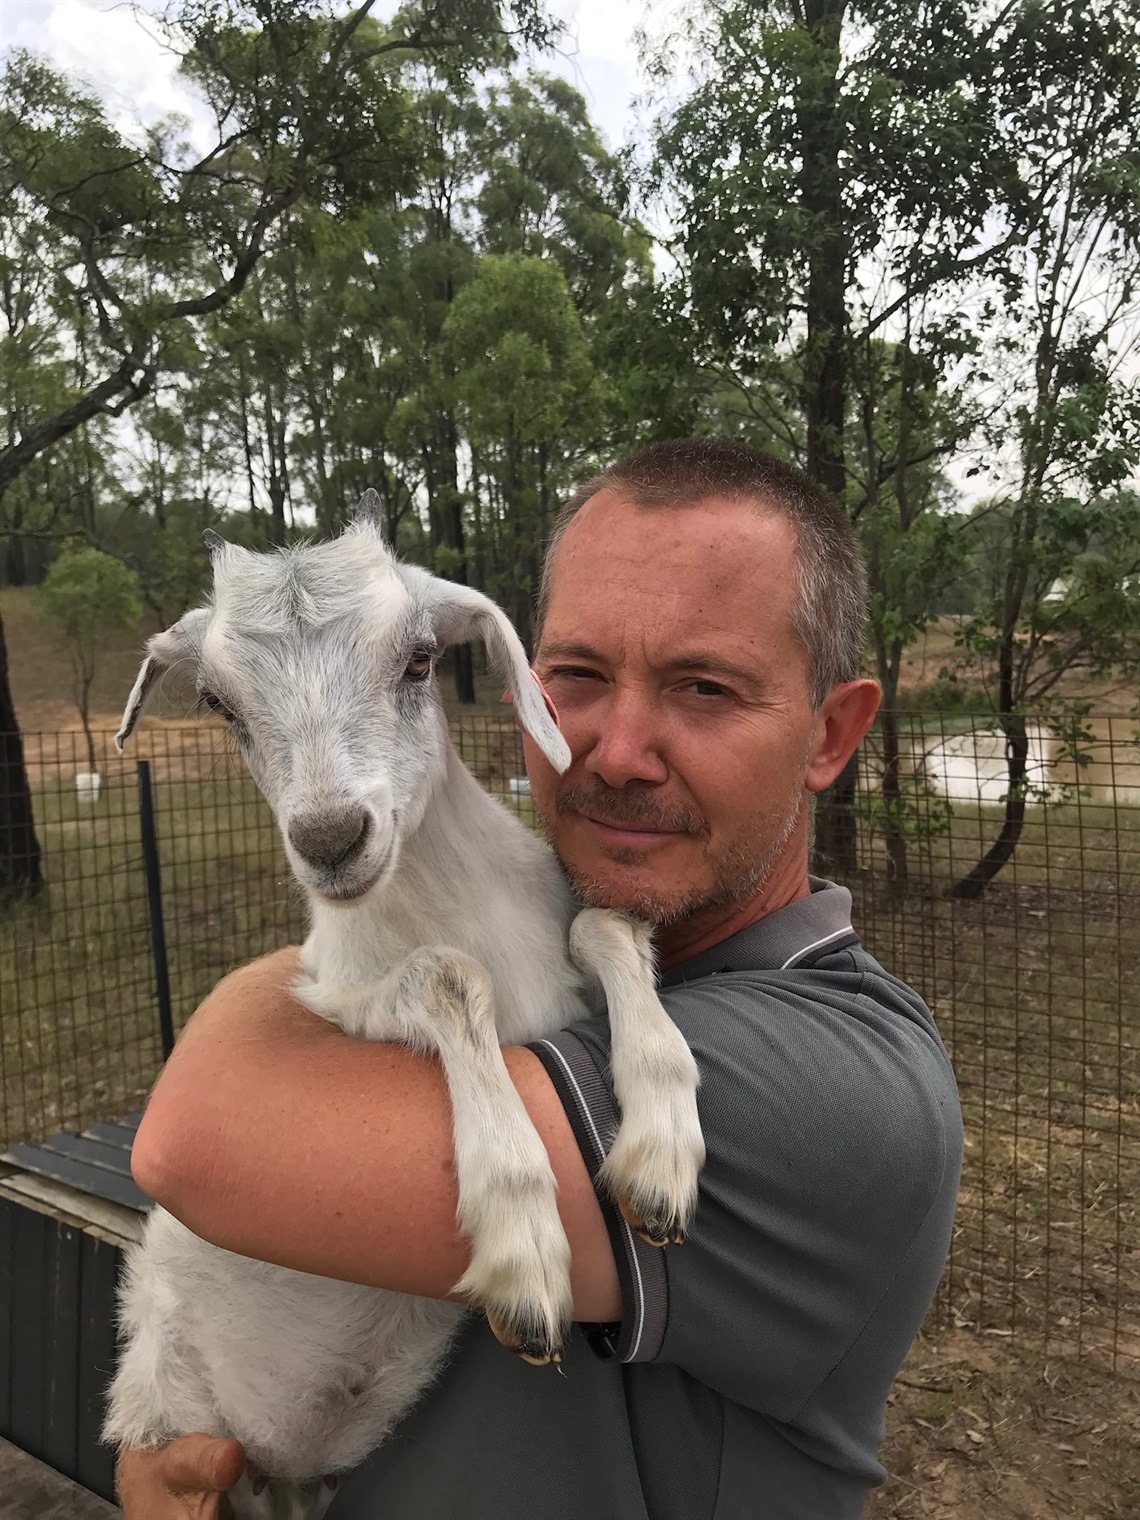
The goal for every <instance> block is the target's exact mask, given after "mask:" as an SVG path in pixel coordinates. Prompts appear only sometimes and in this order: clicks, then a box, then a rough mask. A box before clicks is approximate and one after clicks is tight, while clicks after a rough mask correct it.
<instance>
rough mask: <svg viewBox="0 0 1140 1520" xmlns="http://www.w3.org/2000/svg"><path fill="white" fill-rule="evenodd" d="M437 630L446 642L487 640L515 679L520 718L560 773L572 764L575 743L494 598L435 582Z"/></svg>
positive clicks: (505, 672) (502, 666)
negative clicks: (555, 716)
mask: <svg viewBox="0 0 1140 1520" xmlns="http://www.w3.org/2000/svg"><path fill="white" fill-rule="evenodd" d="M434 589H435V590H436V606H435V632H436V637H437V638H438V639H439V642H440V643H441V644H444V645H446V644H465V643H467V642H468V641H469V640H470V639H482V640H483V643H484V644H485V645H486V648H487V653H488V654H489V655H490V657H491V663H492V664H493V665H494V666H495V667H496V669H497V670H498V671H499V673H500V674H501V675H502V676H503V677H504V678H505V679H506V680H507V681H508V682H509V683H510V688H511V697H512V699H513V700H514V705H515V713H516V714H517V716H518V720H519V722H520V723H521V724H522V726H523V728H524V729H525V730H526V731H527V733H528V734H529V735H530V737H531V738H532V739H533V740H534V742H535V743H536V744H537V745H538V747H539V749H540V750H541V751H542V753H543V754H544V755H545V756H546V758H547V759H548V760H549V761H550V763H551V765H552V766H553V767H554V769H555V770H556V771H558V772H559V773H561V772H562V771H564V770H566V768H567V767H568V766H569V764H570V746H569V745H568V744H567V743H566V740H565V739H564V738H563V737H562V735H561V734H560V733H559V731H558V725H557V723H556V722H555V721H554V719H553V717H552V716H551V714H550V712H549V711H548V709H547V705H546V703H547V698H546V696H545V695H544V693H543V690H542V687H541V686H540V685H539V684H538V681H537V679H536V678H535V676H534V674H533V673H532V671H531V668H530V666H529V664H528V663H527V658H526V650H525V649H524V648H523V646H522V641H521V639H520V638H519V636H518V634H517V633H516V632H515V630H514V628H513V626H512V625H511V620H510V618H509V617H508V616H507V615H506V613H505V612H503V611H502V609H501V608H499V607H496V606H495V604H494V602H493V601H491V599H490V597H486V596H484V595H483V594H482V592H479V591H472V590H471V588H470V587H469V586H457V585H455V584H454V583H453V582H451V581H436V582H434Z"/></svg>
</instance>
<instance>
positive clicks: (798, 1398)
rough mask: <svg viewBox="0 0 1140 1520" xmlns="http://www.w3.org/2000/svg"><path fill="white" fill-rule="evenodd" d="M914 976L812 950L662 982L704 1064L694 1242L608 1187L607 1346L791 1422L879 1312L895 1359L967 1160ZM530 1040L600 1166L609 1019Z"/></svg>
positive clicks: (609, 1131) (607, 1123)
mask: <svg viewBox="0 0 1140 1520" xmlns="http://www.w3.org/2000/svg"><path fill="white" fill-rule="evenodd" d="M847 959H848V962H849V963H850V958H849V957H848V958H847ZM868 983H870V984H871V989H870V991H868ZM903 993H905V989H904V990H903ZM903 993H896V992H895V991H894V990H893V988H892V984H891V983H890V982H889V981H887V980H886V979H879V978H869V977H867V976H866V975H865V974H864V973H863V972H862V971H861V970H859V969H852V970H850V971H841V972H834V971H832V972H828V971H821V970H819V969H818V968H813V969H810V970H805V971H803V972H800V973H783V974H782V975H781V976H779V977H776V978H773V977H766V976H765V974H764V973H760V972H756V973H734V972H730V973H724V974H722V975H718V976H712V977H705V978H703V979H702V980H701V981H699V982H693V983H689V984H687V985H682V986H679V987H676V988H672V989H669V990H667V991H665V992H663V993H662V994H661V997H662V1002H663V1003H664V1005H665V1007H666V1010H667V1011H668V1013H669V1015H670V1016H671V1018H672V1019H673V1020H674V1022H675V1023H676V1024H677V1026H678V1027H679V1028H680V1030H681V1032H682V1033H683V1034H684V1035H685V1038H686V1039H687V1041H688V1043H689V1045H690V1048H691V1049H692V1051H693V1054H694V1056H695V1057H696V1060H697V1065H698V1068H699V1070H700V1074H701V1086H700V1091H699V1094H698V1103H699V1109H700V1116H701V1124H702V1128H703V1131H704V1137H705V1144H706V1148H707V1152H708V1155H707V1160H706V1163H705V1167H704V1170H703V1172H702V1174H701V1180H700V1201H699V1205H698V1209H697V1216H696V1219H695V1221H694V1224H693V1228H692V1230H691V1231H690V1234H689V1238H688V1240H687V1241H686V1242H685V1244H684V1245H683V1246H669V1247H667V1248H666V1249H665V1250H656V1249H654V1248H653V1247H650V1246H648V1245H646V1244H645V1243H644V1242H642V1241H641V1240H639V1239H638V1238H637V1237H636V1236H635V1235H634V1234H633V1232H632V1231H631V1230H630V1229H629V1227H628V1226H627V1225H626V1224H625V1222H624V1221H623V1220H622V1219H621V1217H620V1215H619V1214H618V1213H617V1210H616V1209H615V1208H613V1206H612V1205H611V1204H610V1203H609V1201H608V1200H606V1199H604V1198H603V1200H602V1202H603V1209H604V1210H605V1212H606V1216H607V1223H608V1225H609V1228H610V1234H611V1240H612V1242H613V1245H614V1254H615V1260H616V1261H617V1264H618V1270H619V1275H620V1277H621V1282H622V1305H623V1318H622V1322H621V1325H620V1328H619V1327H594V1328H593V1329H592V1330H589V1329H588V1330H587V1334H588V1336H589V1338H590V1339H591V1341H592V1343H593V1344H594V1346H595V1349H596V1350H598V1351H599V1352H600V1353H601V1354H603V1355H605V1354H608V1355H613V1356H616V1357H618V1358H619V1359H621V1360H624V1361H630V1362H639V1361H659V1362H667V1363H672V1364H675V1365H677V1366H680V1367H682V1368H683V1369H685V1370H686V1371H687V1372H689V1373H690V1374H692V1375H693V1376H694V1377H696V1378H698V1379H699V1380H700V1381H701V1382H703V1383H705V1384H707V1385H709V1386H711V1387H713V1388H715V1389H717V1390H718V1391H720V1392H721V1393H722V1394H724V1395H725V1396H726V1397H729V1398H732V1399H734V1400H736V1401H738V1402H740V1403H742V1404H744V1405H746V1406H748V1407H750V1408H753V1409H756V1410H758V1411H760V1412H762V1413H764V1414H766V1415H768V1416H769V1417H770V1418H774V1419H778V1420H786V1421H791V1420H793V1419H794V1417H795V1416H796V1414H797V1413H798V1412H799V1411H800V1410H801V1409H802V1408H803V1407H804V1405H805V1404H806V1403H807V1402H808V1401H809V1400H810V1399H811V1398H812V1396H813V1395H814V1394H815V1393H816V1392H817V1391H818V1390H819V1389H820V1388H821V1386H822V1385H823V1384H824V1383H825V1381H826V1380H827V1379H828V1378H829V1377H830V1376H831V1375H832V1374H833V1373H834V1372H835V1370H836V1369H837V1368H839V1367H840V1366H841V1365H842V1363H843V1361H844V1358H845V1357H847V1356H848V1353H849V1352H850V1351H851V1349H852V1347H853V1346H855V1344H856V1343H857V1342H858V1341H859V1338H860V1336H861V1335H862V1334H863V1333H864V1330H865V1329H866V1327H867V1326H869V1325H871V1324H872V1323H874V1325H875V1327H876V1330H875V1333H876V1336H878V1337H879V1338H881V1340H882V1342H883V1347H882V1350H883V1357H884V1366H888V1365H889V1367H891V1368H893V1367H897V1365H898V1363H899V1362H901V1360H902V1357H903V1355H905V1350H906V1346H907V1345H909V1342H910V1340H911V1339H912V1338H913V1335H914V1333H915V1332H916V1330H917V1329H918V1326H919V1324H920V1323H921V1319H922V1316H923V1314H924V1313H925V1310H926V1308H927V1306H928V1304H929V1301H930V1298H931V1296H932V1295H933V1292H934V1289H935V1287H936V1285H937V1281H938V1277H939V1273H940V1271H941V1267H942V1264H943V1261H944V1258H945V1253H946V1249H947V1245H948V1241H949V1232H950V1227H951V1222H952V1218H953V1207H954V1197H955V1193H956V1189H957V1179H958V1170H959V1166H960V1161H961V1119H960V1113H959V1109H958V1103H957V1095H956V1092H955V1088H954V1082H953V1077H952V1075H951V1073H950V1069H949V1063H948V1061H947V1059H946V1055H945V1052H944V1051H943V1050H942V1047H941V1044H940V1043H939V1041H938V1039H937V1036H936V1034H935V1033H934V1032H933V1029H932V1027H931V1026H930V1024H929V1015H926V1019H925V1021H924V1020H923V1019H922V1018H919V1017H916V1016H915V1008H914V1005H913V1004H910V1003H908V1001H907V998H906V996H905V995H903ZM923 1013H925V1010H923ZM533 1048H534V1049H535V1050H536V1052H537V1053H538V1054H539V1056H540V1058H541V1059H542V1060H543V1062H544V1065H545V1066H546V1069H547V1071H548V1072H549V1073H550V1076H551V1079H552V1081H553V1082H554V1084H555V1086H556V1088H557V1089H558V1091H559V1094H560V1096H561V1098H562V1101H563V1103H564V1105H565V1107H566V1111H567V1114H568V1116H569V1118H570V1122H571V1124H572V1126H573V1128H574V1131H575V1134H576V1136H577V1138H578V1142H579V1145H580V1147H581V1149H582V1154H583V1157H584V1159H585V1161H586V1164H587V1166H588V1167H589V1169H590V1171H591V1174H596V1172H597V1170H598V1168H599V1167H600V1165H601V1162H602V1160H603V1159H604V1156H605V1154H606V1152H607V1150H608V1148H609V1145H610V1143H611V1142H612V1139H613V1135H614V1134H615V1132H616V1128H617V1124H618V1120H619V1115H618V1111H617V1106H616V1102H615V1099H614V1096H613V1088H612V1083H611V1079H610V1074H609V1031H608V1026H607V1024H606V1021H605V1019H604V1018H595V1019H590V1020H586V1021H583V1022H582V1023H580V1024H577V1025H575V1026H573V1027H572V1028H571V1029H569V1030H565V1031H563V1032H562V1033H561V1034H559V1035H556V1036H555V1037H554V1038H553V1039H551V1040H548V1041H540V1042H538V1043H536V1045H535V1046H534V1047H533ZM884 1305H886V1308H887V1312H886V1313H884ZM896 1353H897V1360H896V1359H895V1358H896ZM887 1386H889V1374H888V1375H887ZM884 1396H885V1393H884Z"/></svg>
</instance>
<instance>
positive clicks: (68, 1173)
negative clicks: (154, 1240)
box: [8, 1143, 153, 1210]
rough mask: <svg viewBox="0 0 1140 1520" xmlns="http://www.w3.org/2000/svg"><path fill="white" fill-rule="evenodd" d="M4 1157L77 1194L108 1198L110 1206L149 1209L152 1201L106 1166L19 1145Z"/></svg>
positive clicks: (128, 1178) (134, 1184)
mask: <svg viewBox="0 0 1140 1520" xmlns="http://www.w3.org/2000/svg"><path fill="white" fill-rule="evenodd" d="M8 1154H9V1157H10V1158H11V1159H12V1160H13V1161H15V1162H16V1163H17V1164H18V1165H19V1166H22V1167H23V1168H24V1169H25V1170H26V1171H29V1172H34V1173H35V1174H36V1175H37V1176H40V1177H54V1178H55V1179H56V1180H57V1181H58V1182H66V1183H68V1184H70V1186H71V1187H75V1188H79V1190H80V1191H81V1192H84V1193H93V1194H94V1195H95V1197H96V1198H109V1199H110V1200H111V1202H112V1203H121V1204H123V1205H124V1207H126V1208H128V1209H139V1210H144V1209H149V1208H150V1207H151V1206H152V1202H153V1200H151V1199H150V1198H148V1197H147V1196H146V1194H145V1193H144V1192H143V1191H142V1189H141V1188H140V1187H138V1186H137V1185H136V1183H135V1182H134V1181H133V1179H132V1178H130V1177H124V1176H122V1175H121V1174H120V1173H118V1172H112V1171H109V1170H107V1168H106V1167H101V1166H92V1165H91V1164H90V1163H89V1162H87V1161H79V1160H77V1159H76V1158H75V1157H74V1156H64V1155H61V1154H59V1153H58V1152H54V1151H46V1150H42V1149H41V1148H40V1147H38V1146H30V1145H24V1144H22V1143H21V1144H19V1145H14V1146H13V1147H12V1149H11V1151H10V1152H9V1153H8Z"/></svg>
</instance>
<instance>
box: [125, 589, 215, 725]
mask: <svg viewBox="0 0 1140 1520" xmlns="http://www.w3.org/2000/svg"><path fill="white" fill-rule="evenodd" d="M208 617H209V613H208V612H207V611H206V609H205V608H204V607H196V608H195V609H194V611H193V612H188V613H186V615H185V617H182V618H179V620H178V622H177V623H174V624H173V625H172V626H171V627H169V628H167V629H166V630H165V631H164V632H163V633H156V634H155V635H154V637H153V638H151V639H148V640H147V646H146V658H145V659H144V660H143V662H142V665H141V666H140V667H139V673H138V675H137V676H136V677H135V684H134V685H133V686H132V687H131V694H130V696H129V697H128V698H127V705H126V707H125V708H124V709H123V716H122V719H121V721H120V723H119V731H118V733H117V734H116V735H115V748H116V750H118V752H119V754H120V755H121V754H122V752H123V747H124V745H125V744H126V742H127V740H128V739H129V738H130V737H131V735H132V734H133V733H134V731H135V728H136V726H137V724H138V721H139V719H140V718H141V717H142V715H143V711H144V709H145V708H146V704H147V701H148V699H149V697H150V694H151V692H152V691H153V690H154V687H155V683H156V682H157V681H158V678H159V676H161V675H162V674H163V672H164V671H167V670H169V669H170V667H171V666H172V665H176V664H177V663H178V661H179V660H185V659H187V658H189V657H193V658H195V659H196V658H197V656H198V651H199V649H200V648H201V647H202V635H203V633H204V632H205V623H206V619H207V618H208Z"/></svg>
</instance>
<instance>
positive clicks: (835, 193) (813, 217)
mask: <svg viewBox="0 0 1140 1520" xmlns="http://www.w3.org/2000/svg"><path fill="white" fill-rule="evenodd" d="M845 8H846V0H807V3H806V4H805V6H804V23H805V25H806V27H807V30H808V33H809V34H810V37H811V41H812V43H813V52H812V57H811V61H810V62H809V63H808V64H807V65H806V66H805V68H804V70H803V72H802V73H801V75H800V78H799V81H798V84H797V92H796V95H797V98H796V118H797V123H798V129H799V135H800V144H801V164H802V168H801V171H800V182H799V198H800V205H801V207H802V209H803V212H804V220H805V223H806V225H807V241H808V249H807V252H808V283H807V342H806V344H805V347H804V351H803V389H802V401H803V410H804V418H805V422H806V427H807V472H808V474H809V475H810V476H811V477H812V479H813V480H816V481H818V482H819V484H820V485H822V486H824V487H825V488H826V489H827V490H829V491H831V492H832V493H833V494H834V495H835V496H836V497H837V498H838V499H839V500H840V501H843V499H844V495H845V487H846V475H845V470H844V452H843V424H844V414H845V412H846V407H847V364H846V350H845V344H846V339H847V307H846V299H845V295H846V276H847V235H846V228H845V217H844V205H843V170H842V164H841V160H840V153H841V149H842V145H843V119H842V115H841V113H840V109H839V62H840V55H839V38H840V31H841V28H842V25H843V13H844V10H845ZM857 780H858V760H857V758H856V756H852V758H851V760H850V761H848V763H847V765H846V766H845V767H844V769H843V771H842V772H841V773H840V775H839V776H838V777H837V779H836V780H835V782H834V783H833V785H832V786H830V787H829V788H828V790H827V791H826V792H825V793H823V794H822V796H821V797H820V800H819V806H818V809H817V812H816V844H815V848H816V854H817V856H818V857H819V858H820V859H821V860H823V861H825V862H826V863H827V867H828V869H830V870H833V871H835V872H837V873H839V874H841V875H842V874H847V875H849V874H851V873H852V872H854V870H855V869H856V866H857V864H858V850H857V837H856V828H855V791H856V785H857Z"/></svg>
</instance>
